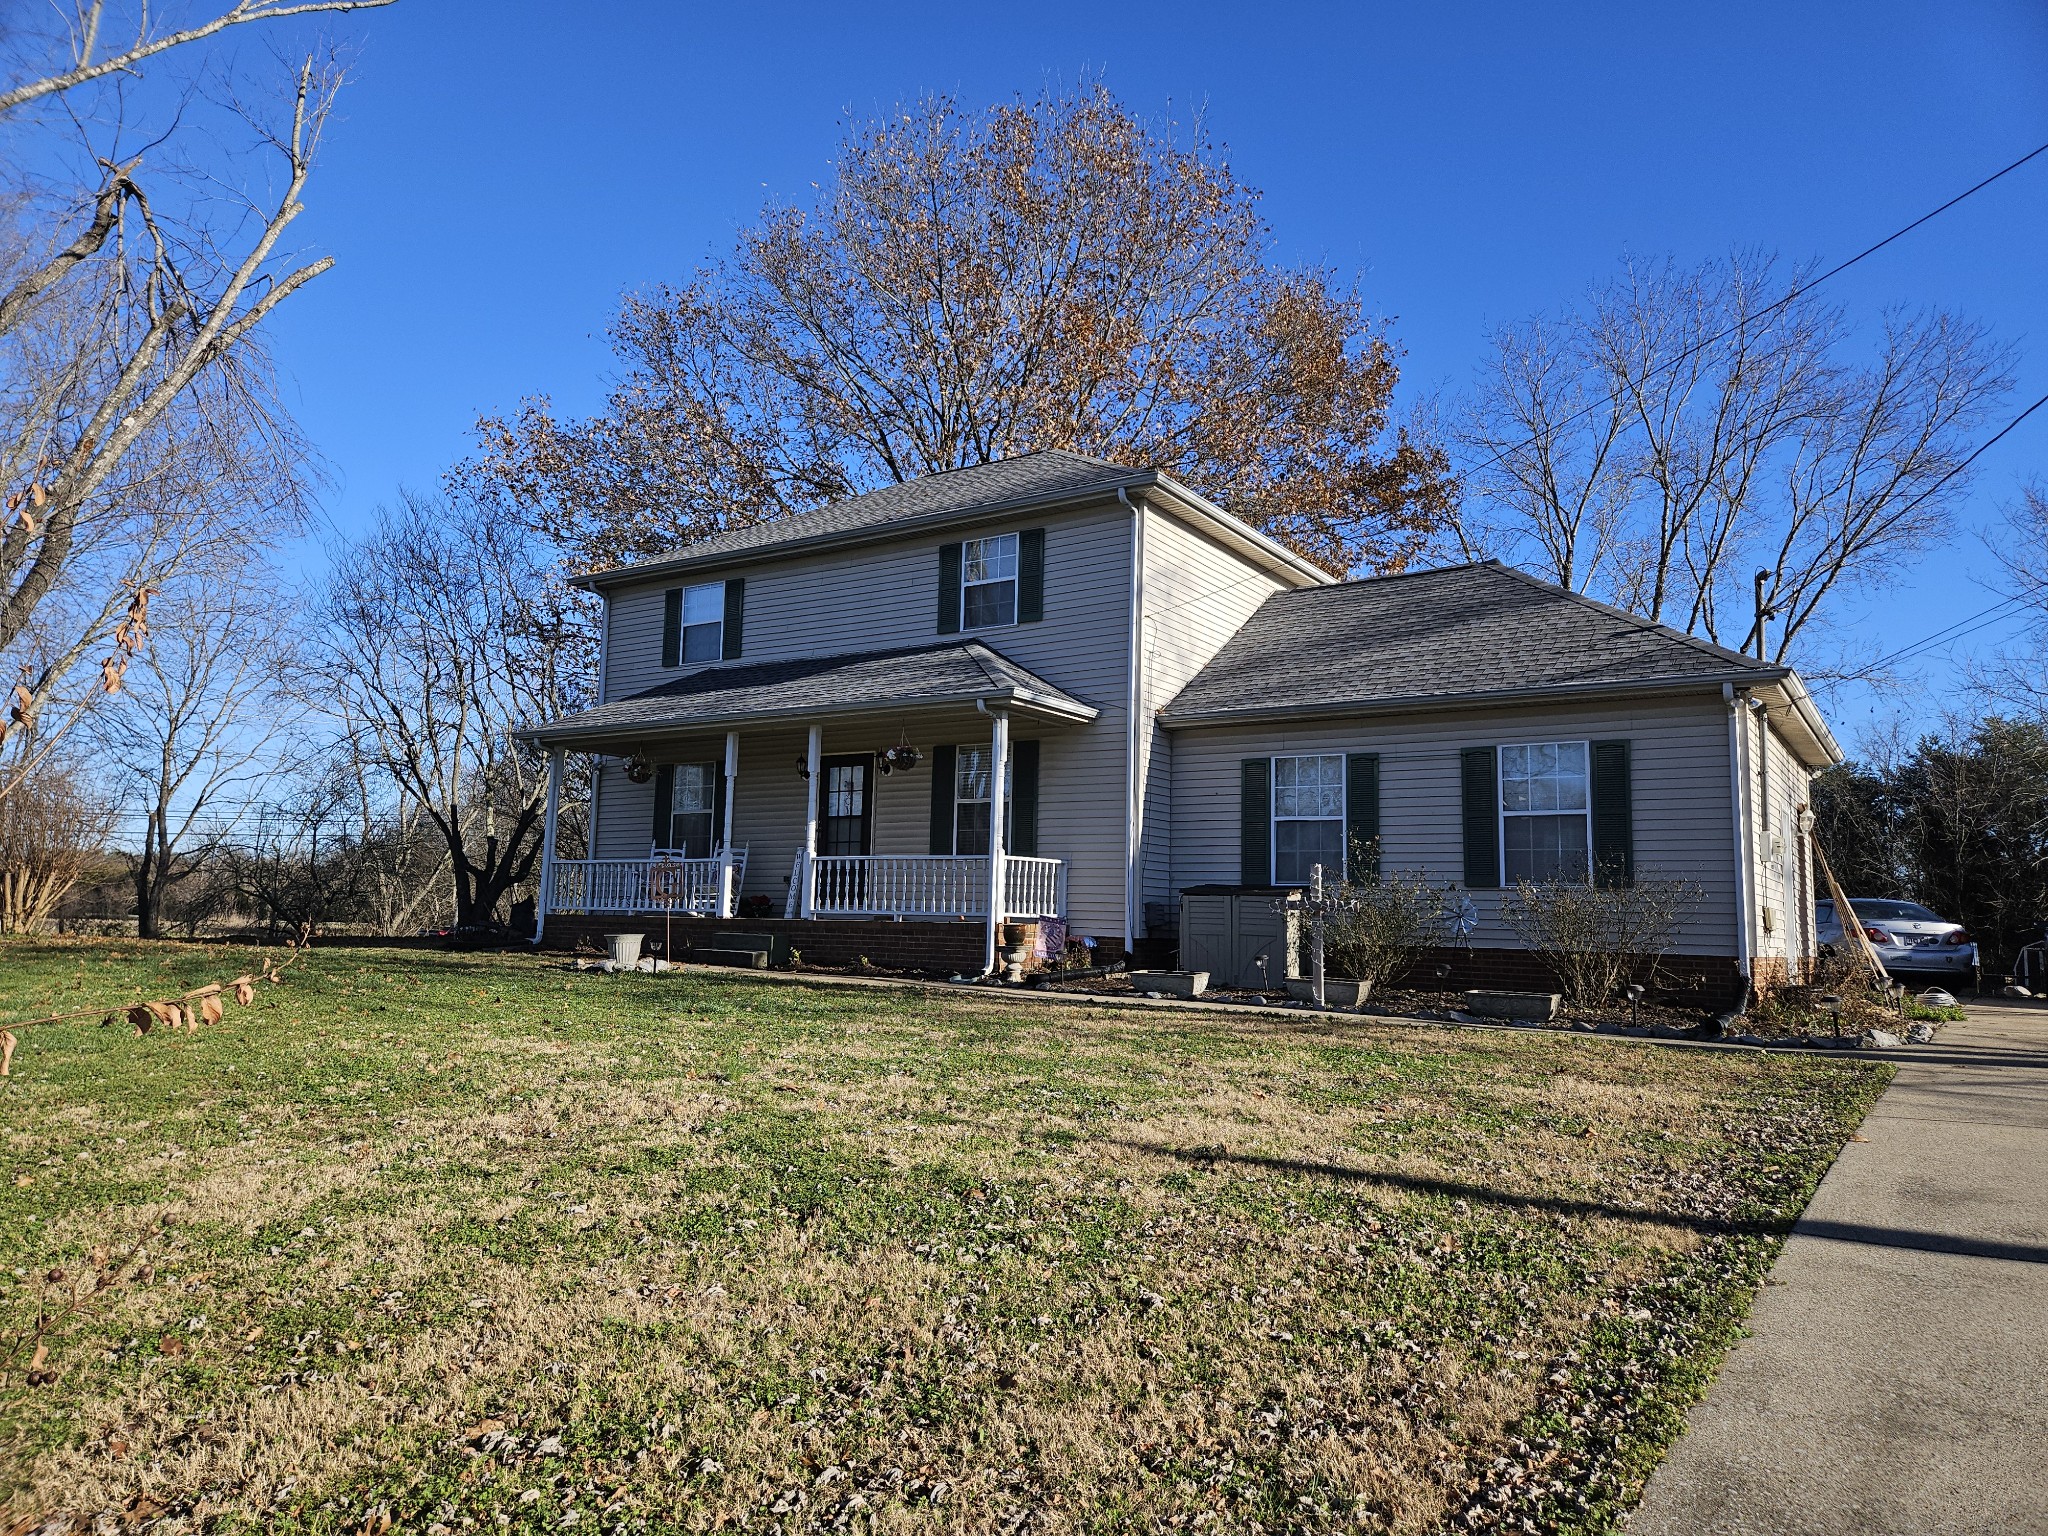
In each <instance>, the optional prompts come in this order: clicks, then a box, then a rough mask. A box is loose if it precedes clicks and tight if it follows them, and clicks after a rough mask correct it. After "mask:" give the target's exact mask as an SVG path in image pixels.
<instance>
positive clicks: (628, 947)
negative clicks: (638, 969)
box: [604, 933, 646, 971]
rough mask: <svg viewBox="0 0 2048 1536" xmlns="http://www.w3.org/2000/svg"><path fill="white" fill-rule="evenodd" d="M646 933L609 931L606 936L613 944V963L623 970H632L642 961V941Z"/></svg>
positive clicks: (607, 940)
mask: <svg viewBox="0 0 2048 1536" xmlns="http://www.w3.org/2000/svg"><path fill="white" fill-rule="evenodd" d="M645 937H646V935H644V934H638V933H608V934H606V935H605V936H604V941H605V943H606V944H608V945H610V946H611V951H612V964H613V965H616V966H617V967H618V968H619V969H620V970H622V971H630V970H632V969H633V967H634V966H636V965H638V964H639V963H640V941H641V940H642V939H643V938H645Z"/></svg>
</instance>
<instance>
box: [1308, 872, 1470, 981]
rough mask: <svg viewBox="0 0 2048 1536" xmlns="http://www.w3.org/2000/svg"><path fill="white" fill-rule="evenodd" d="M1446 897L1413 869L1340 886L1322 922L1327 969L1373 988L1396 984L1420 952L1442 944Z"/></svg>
mask: <svg viewBox="0 0 2048 1536" xmlns="http://www.w3.org/2000/svg"><path fill="white" fill-rule="evenodd" d="M1363 867H1366V868H1370V867H1371V866H1370V865H1369V864H1368V865H1363ZM1450 895H1451V888H1450V887H1449V886H1448V885H1437V884H1434V883H1432V882H1431V881H1430V879H1429V878H1428V876H1426V875H1424V874H1423V873H1422V872H1421V871H1420V870H1413V869H1405V870H1396V871H1394V872H1393V873H1391V874H1388V875H1385V876H1383V877H1382V878H1381V879H1379V880H1378V881H1375V882H1370V883H1368V882H1365V881H1346V882H1345V883H1343V884H1342V885H1339V886H1338V887H1337V888H1336V890H1335V891H1334V892H1333V893H1331V894H1330V897H1329V901H1328V907H1329V910H1328V912H1327V914H1326V916H1325V918H1324V921H1323V957H1324V963H1325V966H1326V968H1328V969H1330V970H1333V971H1334V972H1335V973H1336V974H1337V975H1339V976H1347V977H1353V978H1356V979H1357V980H1359V981H1365V982H1370V983H1372V985H1373V986H1375V987H1380V986H1385V985H1388V984H1390V983H1392V982H1394V981H1397V980H1399V979H1400V977H1401V976H1402V974H1403V973H1404V972H1406V971H1407V970H1408V968H1409V967H1410V966H1411V965H1413V964H1414V962H1415V957H1416V956H1417V955H1418V954H1419V953H1421V952H1422V951H1423V950H1425V949H1428V948H1430V947H1432V946H1434V945H1438V944H1441V943H1443V942H1444V941H1445V936H1446V935H1447V933H1448V932H1449V928H1450V916H1449V912H1448V904H1449V901H1450Z"/></svg>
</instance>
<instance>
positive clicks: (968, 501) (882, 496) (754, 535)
mask: <svg viewBox="0 0 2048 1536" xmlns="http://www.w3.org/2000/svg"><path fill="white" fill-rule="evenodd" d="M1158 478H1159V476H1158V474H1157V472H1156V471H1154V470H1149V469H1144V470H1139V469H1125V468H1122V467H1121V466H1119V465H1115V464H1111V463H1109V462H1108V461H1106V460H1104V459H1091V458H1089V457H1088V456H1087V455H1085V454H1079V453H1067V452H1064V451H1062V450H1058V449H1050V450H1047V451H1046V452H1043V453H1027V454H1024V455H1022V456H1020V457H1018V458H1014V459H999V460H997V461H996V462H995V463H992V464H975V465H970V466H969V467H968V468H966V469H953V470H947V471H945V472H943V473H941V474H935V475H921V476H919V477H918V478H917V479H915V480H906V481H904V482H903V483H902V484H900V485H885V486H883V487H881V488H880V489H879V490H873V491H869V492H867V493H866V494H865V495H861V496H849V497H848V498H847V499H846V500H844V501H835V502H833V503H831V504H830V505H829V506H823V507H820V508H818V509H817V510H816V511H815V512H800V513H798V514H797V515H796V516H794V517H784V518H778V519H776V520H775V521H774V522H771V523H757V524H755V525H754V526H753V527H751V528H735V529H733V530H731V531H730V532H728V533H715V534H713V535H711V537H709V538H707V539H699V540H697V541H696V542H695V543H693V544H685V545H683V546H682V547H681V548H680V549H675V550H671V551H670V552H669V553H667V554H665V555H662V556H660V557H659V558H658V559H654V560H649V561H644V562H642V563H641V564H638V565H630V566H622V567H620V568H619V569H617V570H613V571H603V572H599V573H598V574H597V576H596V577H595V578H593V579H594V580H596V581H599V582H604V583H610V582H612V581H615V580H627V579H634V578H637V577H640V576H647V575H653V574H655V573H656V572H660V571H670V570H676V569H680V568H682V567H685V566H691V565H698V564H704V563H708V562H710V561H714V560H729V559H733V558H735V557H738V556H747V555H754V554H758V553H760V552H762V551H764V550H768V549H772V548H774V547H776V546H778V545H783V544H798V543H808V542H811V541H813V540H830V539H834V538H840V537H844V536H847V535H851V534H858V533H861V532H864V531H866V530H868V529H871V528H881V527H885V526H887V525H889V524H892V523H901V522H908V521H911V520H914V519H923V518H932V519H943V518H946V517H951V516H955V515H958V514H962V513H968V512H977V511H984V510H990V511H993V510H996V509H999V508H1002V507H1009V506H1029V505H1033V504H1035V503H1038V502H1047V501H1060V500H1066V499H1069V498H1073V497H1080V496H1085V495H1087V494H1088V493H1089V492H1091V491H1101V492H1103V493H1105V494H1107V493H1109V492H1112V491H1114V490H1116V489H1117V487H1119V486H1122V487H1124V488H1126V489H1129V488H1131V487H1134V486H1139V485H1149V484H1151V483H1152V482H1154V481H1155V480H1157V479H1158Z"/></svg>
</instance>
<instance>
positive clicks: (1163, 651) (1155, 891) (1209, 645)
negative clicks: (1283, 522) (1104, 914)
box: [1137, 509, 1288, 922]
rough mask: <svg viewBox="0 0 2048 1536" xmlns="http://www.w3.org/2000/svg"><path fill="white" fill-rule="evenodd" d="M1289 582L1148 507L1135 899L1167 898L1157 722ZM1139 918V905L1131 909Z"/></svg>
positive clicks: (1163, 771) (1168, 812)
mask: <svg viewBox="0 0 2048 1536" xmlns="http://www.w3.org/2000/svg"><path fill="white" fill-rule="evenodd" d="M1287 586H1288V583H1286V582H1284V581H1282V580H1281V579H1280V578H1279V577H1278V576H1275V575H1274V574H1273V573H1272V572H1271V571H1269V570H1267V569H1265V568H1264V567H1262V566H1257V565H1254V564H1252V563H1251V562H1250V561H1248V560H1246V559H1244V558H1243V557H1242V556H1241V555H1238V554H1235V553H1233V552H1232V551H1230V550H1228V549H1226V548H1224V547H1223V546H1222V545H1221V544H1218V543H1217V542H1216V541H1215V540H1213V539H1211V538H1209V537H1208V536H1207V535H1205V534H1203V533H1201V532H1199V531H1197V530H1196V529H1194V528H1191V527H1189V526H1188V525H1187V524H1185V523H1183V522H1180V521H1178V520H1177V519H1175V518H1171V517H1167V516H1164V515H1163V514H1161V513H1158V512H1154V511H1151V510H1149V509H1148V510H1147V512H1146V517H1145V581H1144V596H1143V615H1144V622H1143V629H1142V637H1141V641H1140V652H1139V655H1140V662H1139V667H1138V677H1139V686H1140V689H1141V692H1142V698H1141V707H1140V709H1139V713H1138V718H1139V720H1140V721H1141V722H1142V723H1143V724H1142V728H1141V729H1140V731H1139V735H1138V772H1139V775H1140V777H1139V782H1140V783H1141V784H1142V785H1143V786H1144V790H1143V793H1144V817H1143V821H1142V823H1141V825H1142V832H1141V835H1140V838H1139V860H1140V869H1139V873H1140V885H1139V889H1140V892H1141V894H1140V897H1139V900H1140V901H1141V902H1166V901H1170V900H1172V898H1173V894H1174V889H1175V886H1174V878H1173V848H1172V835H1173V746H1174V743H1173V736H1172V734H1171V733H1170V732H1168V731H1166V730H1164V729H1162V728H1161V727H1160V725H1159V723H1158V714H1159V711H1160V710H1162V709H1164V708H1165V707H1166V706H1167V705H1168V704H1170V703H1172V702H1173V699H1174V696H1175V695H1176V694H1178V693H1179V692H1180V691H1181V689H1183V688H1185V687H1186V686H1187V685H1188V682H1189V681H1190V680H1191V679H1192V678H1193V677H1194V675H1195V674H1196V673H1197V672H1199V671H1201V670H1202V668H1204V667H1205V666H1207V665H1208V664H1209V663H1210V661H1212V660H1213V659H1214V658H1215V656H1216V653H1217V652H1218V651H1220V650H1222V649H1223V647H1224V646H1225V645H1226V644H1228V643H1229V641H1230V637H1231V636H1232V635H1234V634H1236V633H1237V632H1238V630H1239V629H1241V628H1243V627H1244V622H1245V620H1247V619H1249V618H1250V617H1251V616H1252V615H1253V614H1254V613H1256V612H1257V611H1258V608H1259V605H1260V604H1261V603H1263V602H1264V601H1265V600H1266V599H1267V598H1268V597H1270V596H1272V595H1273V594H1274V593H1275V592H1279V591H1284V590H1285V589H1286V588H1287ZM1137 916H1138V918H1139V920H1140V922H1142V921H1143V919H1144V912H1143V911H1142V910H1140V912H1139V913H1138V914H1137Z"/></svg>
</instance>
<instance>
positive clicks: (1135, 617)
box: [1116, 486, 1145, 954]
mask: <svg viewBox="0 0 2048 1536" xmlns="http://www.w3.org/2000/svg"><path fill="white" fill-rule="evenodd" d="M1116 499H1117V500H1118V501H1120V502H1122V503H1123V504H1124V506H1125V507H1126V508H1127V509H1128V510H1129V512H1130V514H1131V646H1130V657H1129V660H1128V663H1127V665H1126V667H1125V677H1126V681H1127V682H1128V684H1129V687H1128V689H1127V696H1126V699H1125V703H1124V727H1125V741H1124V951H1125V953H1127V954H1128V953H1130V952H1132V951H1133V950H1135V949H1136V947H1137V943H1138V840H1139V836H1140V832H1141V826H1142V821H1143V817H1144V807H1145V797H1144V784H1143V780H1142V779H1141V778H1140V776H1139V773H1138V702H1139V699H1140V697H1141V695H1140V692H1139V687H1138V668H1139V664H1140V662H1141V660H1142V658H1143V654H1144V653H1143V650H1142V646H1143V643H1144V642H1143V634H1144V621H1143V617H1142V615H1143V613H1144V602H1145V513H1144V509H1143V508H1141V507H1139V506H1138V505H1137V504H1136V503H1134V502H1133V501H1132V500H1131V498H1130V497H1129V496H1128V495H1127V494H1125V491H1124V488H1123V487H1122V486H1118V487H1117V488H1116Z"/></svg>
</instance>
